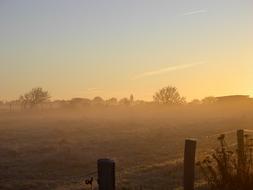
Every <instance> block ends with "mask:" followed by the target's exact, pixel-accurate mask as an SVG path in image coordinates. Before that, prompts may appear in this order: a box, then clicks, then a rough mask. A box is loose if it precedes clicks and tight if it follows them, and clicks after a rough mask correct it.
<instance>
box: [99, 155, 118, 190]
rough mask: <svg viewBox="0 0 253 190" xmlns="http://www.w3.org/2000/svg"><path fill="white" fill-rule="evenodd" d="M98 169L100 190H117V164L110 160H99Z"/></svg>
mask: <svg viewBox="0 0 253 190" xmlns="http://www.w3.org/2000/svg"><path fill="white" fill-rule="evenodd" d="M97 167H98V189H99V190H115V162H114V161H113V160H110V159H99V160H98V161H97Z"/></svg>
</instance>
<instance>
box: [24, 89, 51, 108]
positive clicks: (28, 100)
mask: <svg viewBox="0 0 253 190" xmlns="http://www.w3.org/2000/svg"><path fill="white" fill-rule="evenodd" d="M49 100H50V96H49V93H48V91H44V90H43V89H42V88H40V87H38V88H33V89H32V90H31V91H30V92H28V93H26V94H24V95H22V96H20V98H19V101H20V102H21V104H22V105H23V106H24V107H27V106H30V107H34V106H36V105H39V104H42V103H45V102H47V101H49Z"/></svg>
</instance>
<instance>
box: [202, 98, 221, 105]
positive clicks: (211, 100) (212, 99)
mask: <svg viewBox="0 0 253 190" xmlns="http://www.w3.org/2000/svg"><path fill="white" fill-rule="evenodd" d="M202 102H203V104H213V103H215V102H217V98H215V97H213V96H208V97H205V98H204V99H203V100H202Z"/></svg>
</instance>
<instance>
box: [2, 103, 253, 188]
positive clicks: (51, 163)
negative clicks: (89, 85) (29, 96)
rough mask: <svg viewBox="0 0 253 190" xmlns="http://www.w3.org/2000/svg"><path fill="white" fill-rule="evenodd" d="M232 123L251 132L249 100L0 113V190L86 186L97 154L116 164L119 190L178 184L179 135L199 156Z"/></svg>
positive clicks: (252, 109)
mask: <svg viewBox="0 0 253 190" xmlns="http://www.w3.org/2000/svg"><path fill="white" fill-rule="evenodd" d="M238 128H247V129H253V106H252V105H209V106H205V105H195V106H190V105H187V106H178V107H166V106H154V105H143V106H141V105H140V106H132V107H131V106H130V107H124V106H122V107H121V106H116V107H97V108H96V107H92V108H91V107H89V108H82V109H65V110H59V109H55V110H40V111H31V110H27V111H22V112H21V111H16V112H12V113H10V112H8V111H2V112H1V113H0V176H1V179H0V189H5V190H14V189H15V190H21V189H22V190H23V189H24V190H32V189H41V190H46V189H53V190H65V189H66V190H67V189H68V190H81V189H88V188H89V187H88V186H86V185H85V179H86V178H87V177H89V176H94V177H96V161H97V159H99V158H111V159H113V160H115V161H116V169H117V186H118V188H119V189H124V188H125V189H130V188H131V189H134V188H137V187H140V186H142V187H143V188H144V189H180V187H181V181H182V155H183V148H184V140H185V138H188V137H191V138H196V139H197V140H198V154H197V157H198V158H200V157H201V156H203V155H205V154H206V153H208V152H210V151H211V149H212V148H214V147H216V146H217V140H216V139H217V134H220V133H223V132H228V134H227V136H228V137H229V138H228V140H229V141H228V143H230V144H231V145H233V143H235V133H230V131H233V130H236V129H238ZM199 178H200V176H199V175H197V179H199ZM197 183H198V184H201V183H202V181H201V179H199V180H197ZM198 184H197V185H198Z"/></svg>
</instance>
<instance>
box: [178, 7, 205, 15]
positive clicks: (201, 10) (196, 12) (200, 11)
mask: <svg viewBox="0 0 253 190" xmlns="http://www.w3.org/2000/svg"><path fill="white" fill-rule="evenodd" d="M203 13H207V10H206V9H200V10H196V11H190V12H187V13H184V14H183V16H189V15H195V14H203Z"/></svg>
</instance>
